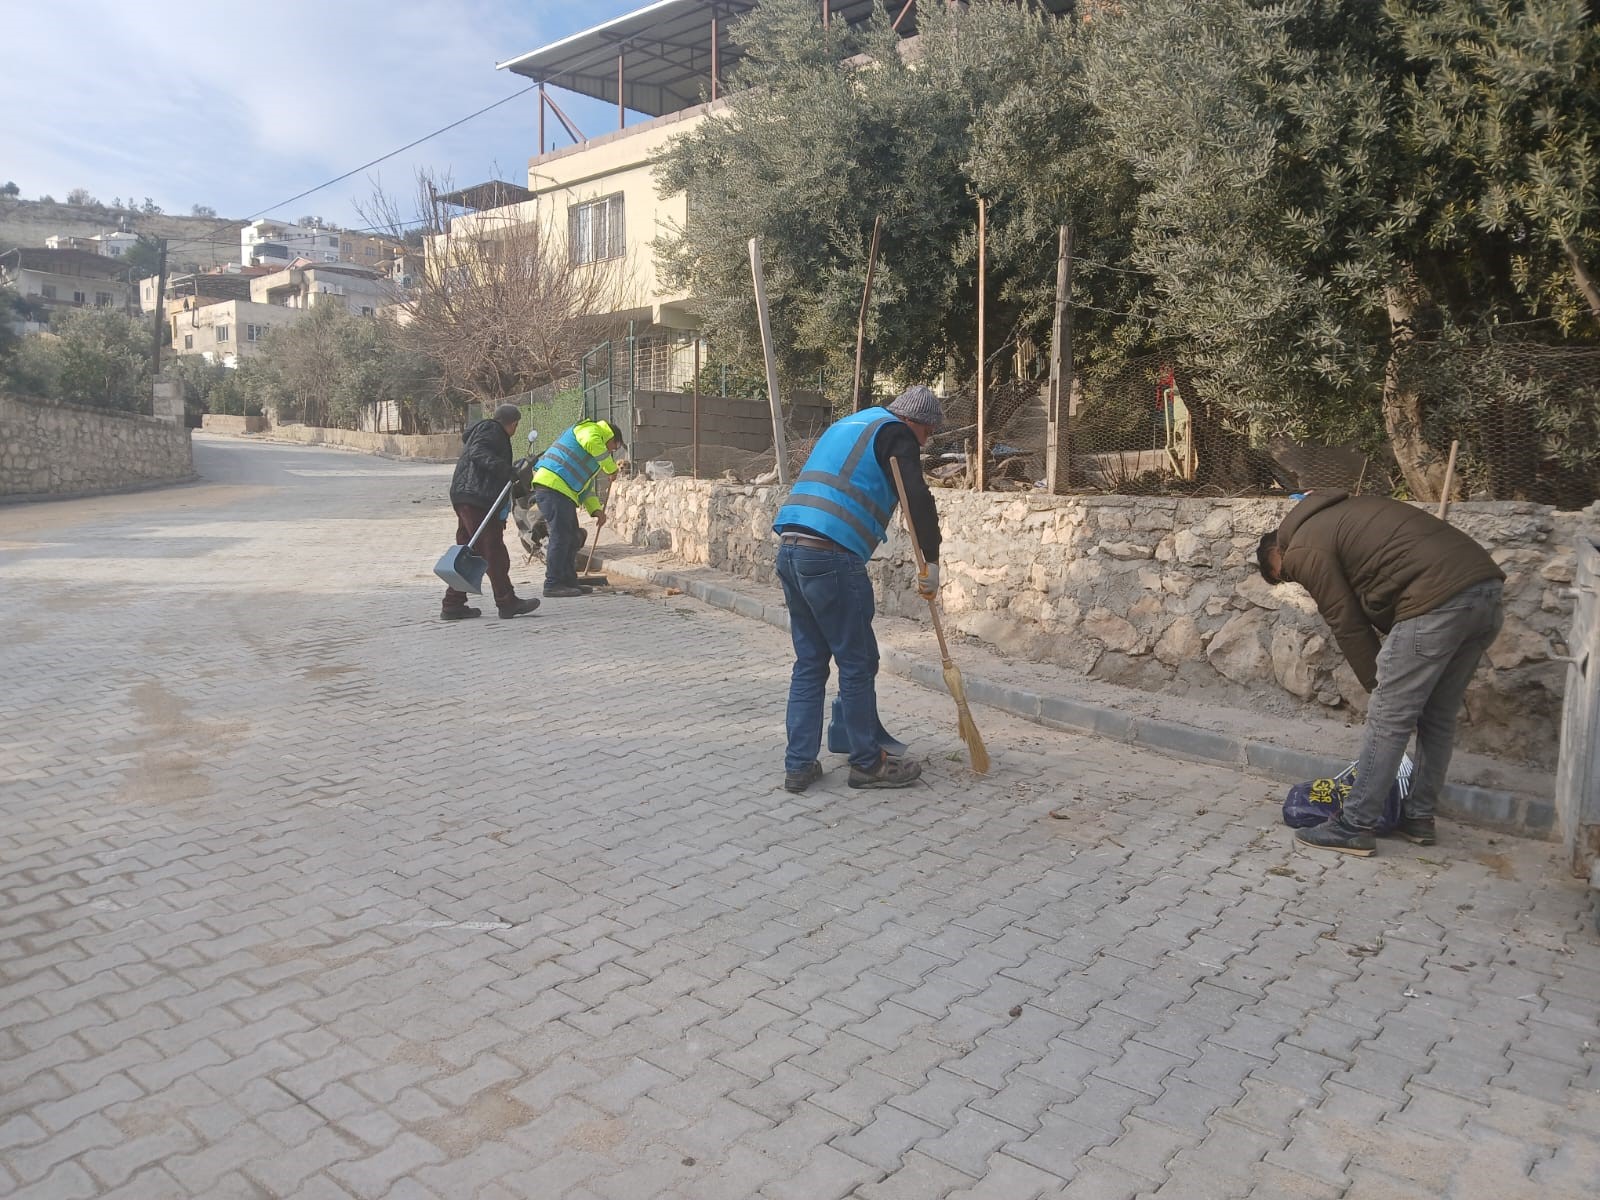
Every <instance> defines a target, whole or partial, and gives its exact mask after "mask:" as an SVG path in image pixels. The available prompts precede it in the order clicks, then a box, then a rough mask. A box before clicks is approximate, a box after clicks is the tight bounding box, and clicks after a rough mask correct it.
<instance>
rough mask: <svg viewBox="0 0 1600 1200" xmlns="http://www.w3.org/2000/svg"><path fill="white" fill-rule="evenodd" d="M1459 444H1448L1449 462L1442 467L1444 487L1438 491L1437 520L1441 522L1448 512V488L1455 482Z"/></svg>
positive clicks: (1453, 442)
mask: <svg viewBox="0 0 1600 1200" xmlns="http://www.w3.org/2000/svg"><path fill="white" fill-rule="evenodd" d="M1460 448H1461V443H1460V442H1457V441H1452V442H1451V443H1450V461H1449V462H1447V463H1445V465H1444V487H1443V488H1441V489H1440V490H1439V519H1440V520H1441V521H1443V520H1444V519H1445V518H1446V517H1447V516H1448V515H1449V512H1450V488H1451V486H1452V485H1454V483H1455V481H1456V451H1457V450H1459V449H1460Z"/></svg>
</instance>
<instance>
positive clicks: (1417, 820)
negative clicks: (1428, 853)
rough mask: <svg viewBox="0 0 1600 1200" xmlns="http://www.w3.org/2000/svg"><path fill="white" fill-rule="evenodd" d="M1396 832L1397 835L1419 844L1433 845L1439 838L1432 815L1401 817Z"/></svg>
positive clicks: (1395, 828)
mask: <svg viewBox="0 0 1600 1200" xmlns="http://www.w3.org/2000/svg"><path fill="white" fill-rule="evenodd" d="M1394 832H1395V836H1396V837H1403V838H1405V840H1406V841H1408V842H1411V843H1413V844H1415V845H1418V846H1431V845H1433V844H1434V843H1435V842H1437V841H1438V840H1439V838H1438V835H1437V834H1436V833H1435V832H1434V828H1433V818H1432V817H1401V818H1400V824H1398V825H1396V826H1395V827H1394Z"/></svg>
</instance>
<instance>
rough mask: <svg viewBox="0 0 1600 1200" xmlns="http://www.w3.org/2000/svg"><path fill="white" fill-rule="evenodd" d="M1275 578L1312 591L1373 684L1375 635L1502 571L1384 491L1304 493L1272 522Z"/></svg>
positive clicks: (1359, 674)
mask: <svg viewBox="0 0 1600 1200" xmlns="http://www.w3.org/2000/svg"><path fill="white" fill-rule="evenodd" d="M1278 547H1279V549H1281V550H1282V551H1283V572H1282V574H1283V578H1284V579H1287V580H1290V581H1292V582H1294V583H1298V584H1299V585H1300V586H1301V587H1303V588H1305V589H1306V591H1308V592H1310V593H1311V598H1312V599H1313V600H1315V601H1316V602H1317V611H1318V612H1320V613H1321V614H1322V617H1323V619H1324V620H1325V621H1327V622H1328V624H1329V626H1330V627H1332V629H1333V635H1334V637H1336V638H1338V639H1339V648H1340V649H1341V650H1343V651H1344V656H1345V658H1346V659H1347V660H1349V663H1350V668H1351V669H1352V670H1353V671H1355V673H1356V678H1357V679H1359V680H1361V686H1362V687H1364V688H1366V689H1367V691H1369V692H1370V691H1372V689H1373V688H1375V687H1377V685H1378V648H1379V643H1378V636H1377V634H1376V633H1375V632H1373V631H1374V630H1381V631H1382V632H1384V633H1388V632H1389V630H1391V629H1392V628H1394V624H1395V622H1396V621H1408V620H1410V619H1411V618H1412V617H1420V616H1421V615H1422V614H1423V613H1426V612H1432V611H1433V610H1434V609H1436V608H1438V607H1439V606H1440V605H1441V604H1443V603H1444V602H1445V601H1446V600H1448V599H1450V597H1452V596H1454V595H1455V594H1456V593H1457V592H1460V591H1462V590H1463V589H1465V588H1469V587H1471V586H1472V585H1473V584H1475V583H1482V582H1483V581H1484V580H1486V579H1504V578H1505V573H1504V572H1503V571H1501V570H1500V568H1499V567H1497V566H1496V565H1495V562H1494V559H1492V558H1490V557H1489V554H1488V552H1487V551H1486V550H1484V548H1483V547H1482V546H1480V545H1478V543H1477V542H1475V541H1473V540H1472V537H1471V536H1470V535H1468V534H1465V533H1463V532H1462V531H1461V530H1459V529H1457V528H1456V527H1455V526H1453V525H1451V524H1449V523H1447V522H1445V521H1441V520H1439V518H1438V517H1436V516H1434V515H1433V514H1432V513H1429V512H1425V511H1423V510H1422V509H1420V508H1417V507H1415V506H1413V505H1410V504H1405V503H1402V502H1401V501H1399V500H1391V499H1389V498H1388V497H1387V496H1355V497H1352V496H1350V495H1349V494H1348V493H1346V492H1333V491H1327V492H1312V493H1311V494H1310V495H1309V496H1307V497H1306V498H1305V499H1304V500H1302V501H1301V502H1300V503H1299V504H1297V505H1295V506H1294V508H1293V509H1291V510H1290V511H1289V515H1288V516H1287V517H1286V518H1284V522H1283V524H1282V525H1280V526H1279V527H1278Z"/></svg>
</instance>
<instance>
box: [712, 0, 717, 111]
mask: <svg viewBox="0 0 1600 1200" xmlns="http://www.w3.org/2000/svg"><path fill="white" fill-rule="evenodd" d="M711 98H712V99H713V100H715V99H716V98H717V13H716V10H715V9H713V10H712V12H711Z"/></svg>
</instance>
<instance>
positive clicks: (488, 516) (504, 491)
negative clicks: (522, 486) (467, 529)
mask: <svg viewBox="0 0 1600 1200" xmlns="http://www.w3.org/2000/svg"><path fill="white" fill-rule="evenodd" d="M510 494H511V483H510V482H508V483H507V484H506V485H505V487H503V488H501V489H500V494H499V495H498V496H496V497H495V498H494V503H493V504H492V505H490V507H489V511H488V512H487V513H485V514H484V517H483V524H481V525H479V526H478V532H477V533H475V534H473V535H472V540H471V541H470V542H468V543H467V549H468V550H471V549H472V548H473V547H474V546H476V545H477V544H478V539H479V538H481V537H482V536H483V531H484V530H485V529H487V528H489V522H490V521H492V520H494V515H495V513H497V512H499V511H500V506H501V505H502V504H504V503H505V502H506V497H507V496H509V495H510Z"/></svg>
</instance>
